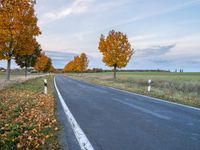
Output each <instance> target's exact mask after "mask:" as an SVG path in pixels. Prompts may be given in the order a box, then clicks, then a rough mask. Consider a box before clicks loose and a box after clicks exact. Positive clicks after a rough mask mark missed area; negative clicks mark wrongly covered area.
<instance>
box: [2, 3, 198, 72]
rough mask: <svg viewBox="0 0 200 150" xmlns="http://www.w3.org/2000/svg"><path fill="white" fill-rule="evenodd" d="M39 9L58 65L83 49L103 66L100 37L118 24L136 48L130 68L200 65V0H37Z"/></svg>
mask: <svg viewBox="0 0 200 150" xmlns="http://www.w3.org/2000/svg"><path fill="white" fill-rule="evenodd" d="M36 12H37V16H38V18H39V26H40V28H41V30H42V35H41V36H40V37H38V41H39V42H40V43H41V45H42V48H43V50H45V51H47V52H46V53H47V55H48V56H50V57H51V58H52V60H53V63H54V65H55V66H56V67H59V68H63V67H64V65H65V64H66V63H67V62H68V61H69V60H70V59H72V58H73V56H74V55H76V54H79V53H81V52H85V53H87V54H88V55H89V58H90V67H101V68H105V65H104V64H103V63H102V62H101V59H102V55H101V53H99V50H98V42H99V38H100V35H101V33H103V34H105V35H107V33H108V32H109V31H110V30H112V29H114V30H116V31H121V32H124V33H126V34H127V36H128V38H129V41H130V43H131V45H132V47H133V48H134V49H135V54H134V55H133V57H132V59H131V60H130V63H129V64H128V65H127V67H126V69H157V68H160V69H170V70H175V69H176V68H177V69H180V68H182V69H184V70H185V71H200V28H199V27H200V0H56V1H55V0H38V1H37V5H36ZM4 65H5V64H4V62H1V63H0V66H4Z"/></svg>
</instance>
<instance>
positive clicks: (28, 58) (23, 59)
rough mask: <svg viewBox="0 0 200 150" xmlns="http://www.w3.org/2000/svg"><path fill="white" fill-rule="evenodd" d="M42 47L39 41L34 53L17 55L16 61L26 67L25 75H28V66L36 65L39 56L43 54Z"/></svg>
mask: <svg viewBox="0 0 200 150" xmlns="http://www.w3.org/2000/svg"><path fill="white" fill-rule="evenodd" d="M41 52H42V49H41V47H40V45H39V44H38V43H35V46H34V52H33V54H32V55H23V56H21V55H16V57H15V62H16V63H17V64H18V65H19V66H20V67H21V68H25V76H27V73H28V68H29V67H34V66H35V64H36V61H37V58H38V57H39V56H40V55H41Z"/></svg>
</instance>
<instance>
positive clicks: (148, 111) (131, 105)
mask: <svg viewBox="0 0 200 150" xmlns="http://www.w3.org/2000/svg"><path fill="white" fill-rule="evenodd" d="M112 99H113V100H114V101H117V102H119V103H121V104H125V105H127V106H130V107H132V108H135V109H138V110H140V111H142V112H145V113H147V114H151V115H153V116H155V117H158V118H160V119H165V120H170V119H171V118H170V117H168V116H164V115H161V114H158V113H156V112H153V111H151V110H148V109H145V108H142V107H140V106H136V105H133V104H130V103H128V102H125V101H121V100H120V99H118V98H112Z"/></svg>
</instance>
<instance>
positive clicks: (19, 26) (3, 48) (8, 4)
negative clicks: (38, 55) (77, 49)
mask: <svg viewBox="0 0 200 150" xmlns="http://www.w3.org/2000/svg"><path fill="white" fill-rule="evenodd" d="M39 34H40V30H39V27H38V26H37V18H36V16H35V11H34V1H33V0H1V1H0V60H7V79H8V80H9V79H10V67H11V59H12V58H15V57H16V55H18V56H24V55H31V54H33V52H34V48H33V45H34V42H35V40H36V36H38V35H39Z"/></svg>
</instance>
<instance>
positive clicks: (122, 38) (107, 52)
mask: <svg viewBox="0 0 200 150" xmlns="http://www.w3.org/2000/svg"><path fill="white" fill-rule="evenodd" d="M99 50H100V52H101V53H102V54H103V60H102V61H103V62H104V63H105V64H106V65H107V66H108V67H113V68H114V69H113V71H114V74H113V77H114V79H116V70H117V68H123V67H126V65H127V64H128V62H129V60H130V59H131V56H132V55H133V53H134V50H133V49H132V48H131V44H130V43H129V41H128V38H127V36H126V35H125V34H123V33H122V32H115V31H114V30H112V31H110V32H109V34H108V36H107V37H106V38H105V36H104V35H103V34H102V35H101V37H100V42H99Z"/></svg>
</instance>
